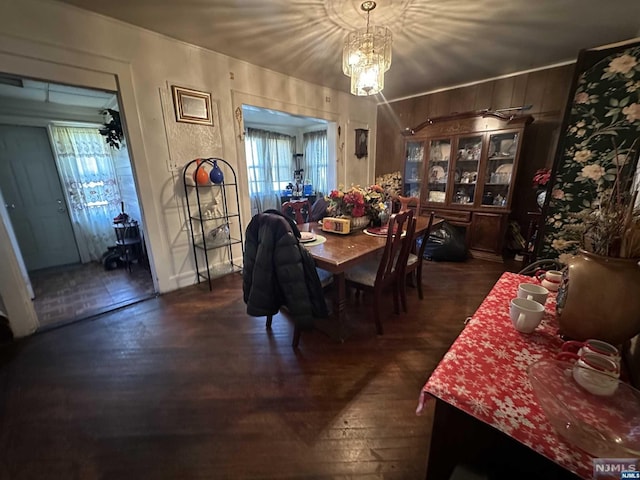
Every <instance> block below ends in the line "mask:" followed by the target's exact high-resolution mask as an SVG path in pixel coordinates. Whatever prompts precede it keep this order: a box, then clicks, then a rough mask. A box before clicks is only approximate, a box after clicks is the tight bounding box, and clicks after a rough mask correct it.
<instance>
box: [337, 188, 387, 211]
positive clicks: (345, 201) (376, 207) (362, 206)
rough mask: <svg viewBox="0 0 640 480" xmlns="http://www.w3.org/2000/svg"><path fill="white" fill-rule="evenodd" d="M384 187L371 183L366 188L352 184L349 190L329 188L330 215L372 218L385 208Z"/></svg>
mask: <svg viewBox="0 0 640 480" xmlns="http://www.w3.org/2000/svg"><path fill="white" fill-rule="evenodd" d="M386 197H387V196H386V194H385V192H384V189H383V188H382V187H381V186H380V185H371V186H370V187H368V188H366V189H365V188H362V187H360V186H352V187H351V188H350V189H349V190H347V191H343V190H342V189H338V190H331V193H330V194H329V207H328V209H327V212H328V213H329V214H330V215H335V216H340V215H348V216H351V217H356V218H357V217H364V216H365V215H366V216H368V217H370V218H374V217H377V216H378V214H379V213H380V212H381V211H383V210H384V209H385V204H384V201H385V200H386Z"/></svg>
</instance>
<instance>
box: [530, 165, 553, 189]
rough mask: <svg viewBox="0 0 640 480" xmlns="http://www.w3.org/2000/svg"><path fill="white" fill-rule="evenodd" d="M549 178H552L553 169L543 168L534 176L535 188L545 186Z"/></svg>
mask: <svg viewBox="0 0 640 480" xmlns="http://www.w3.org/2000/svg"><path fill="white" fill-rule="evenodd" d="M549 180H551V170H550V169H548V168H541V169H539V170H537V171H536V173H535V175H534V176H533V188H544V187H546V185H547V183H549Z"/></svg>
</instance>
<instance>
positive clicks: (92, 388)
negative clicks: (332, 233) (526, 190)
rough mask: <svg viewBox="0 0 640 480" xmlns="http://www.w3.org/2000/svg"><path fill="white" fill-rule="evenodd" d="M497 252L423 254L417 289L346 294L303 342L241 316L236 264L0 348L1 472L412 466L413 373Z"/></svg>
mask: <svg viewBox="0 0 640 480" xmlns="http://www.w3.org/2000/svg"><path fill="white" fill-rule="evenodd" d="M505 268H506V267H505V266H504V265H501V264H496V263H490V262H484V261H480V260H470V261H468V262H465V263H435V262H434V263H431V262H427V263H426V264H425V275H424V279H423V281H424V291H425V299H424V300H423V301H419V300H418V296H417V292H416V290H415V289H411V288H410V289H409V291H408V295H409V313H408V314H401V315H398V316H396V315H394V314H393V306H392V301H391V298H388V302H386V305H387V308H384V311H383V322H384V329H385V334H384V335H383V336H376V334H375V326H374V323H373V320H372V318H371V315H370V308H371V307H370V305H369V304H368V303H367V297H366V296H365V297H364V298H362V299H360V300H359V301H358V300H357V299H356V298H355V297H354V296H351V298H350V299H349V302H348V303H349V306H348V315H349V325H350V330H351V333H352V334H351V336H350V337H349V338H348V339H347V340H346V341H345V342H344V343H342V344H341V343H337V342H335V341H333V340H332V339H331V338H329V337H328V336H326V335H324V334H322V333H320V332H317V331H314V332H310V333H303V334H302V337H301V341H300V348H299V349H298V350H297V351H294V350H293V349H292V348H291V346H290V344H291V338H292V332H293V328H292V325H291V323H290V322H289V321H288V319H287V318H286V317H284V316H283V315H278V316H276V317H274V320H273V330H272V332H271V333H268V332H267V331H266V330H265V323H264V322H265V319H264V318H252V317H249V316H247V315H246V313H245V305H244V303H243V301H242V284H241V276H240V275H237V274H236V275H231V276H228V277H225V278H224V279H222V280H219V281H218V282H217V283H216V284H215V286H214V288H213V291H212V292H209V291H208V289H207V287H206V286H205V285H204V284H201V285H196V286H193V287H189V288H185V289H182V290H179V291H176V292H172V293H169V294H166V295H163V296H161V297H158V298H153V299H151V300H147V301H145V302H142V303H138V304H135V305H132V306H129V307H125V308H124V309H121V310H118V311H115V312H111V313H108V314H105V315H102V316H100V317H96V318H94V319H90V320H86V321H81V322H78V323H74V324H72V325H69V326H66V327H62V328H59V329H55V330H51V331H47V332H43V333H40V334H36V335H35V336H32V337H30V338H28V339H25V340H22V341H20V342H17V343H15V344H13V345H10V346H9V347H5V348H4V349H3V350H1V351H0V478H1V479H16V480H18V479H19V480H22V479H65V480H68V479H118V480H122V479H314V480H315V479H318V480H319V479H346V478H357V479H382V478H384V479H402V480H407V479H409V480H410V479H422V478H424V475H425V471H426V461H427V451H428V446H429V435H430V428H431V418H430V415H424V416H420V417H418V416H416V415H415V408H416V405H417V400H418V394H419V392H420V388H421V387H422V385H423V384H424V383H425V381H426V379H427V378H428V376H429V374H430V373H431V371H432V370H433V369H434V367H435V366H436V364H437V362H438V361H439V359H440V358H441V357H442V355H443V354H444V353H445V352H446V350H447V348H448V347H449V345H450V344H451V343H452V342H453V340H454V339H455V337H456V336H457V335H458V333H459V332H460V331H461V329H462V328H463V321H464V319H465V317H467V316H469V315H471V314H472V313H473V312H474V311H475V309H476V308H477V307H478V305H479V304H480V302H481V301H482V299H483V298H484V296H485V295H486V294H487V293H488V291H489V290H490V289H491V287H492V286H493V284H494V283H495V281H496V280H497V279H498V277H499V276H500V274H501V273H502V272H503V271H504V270H505Z"/></svg>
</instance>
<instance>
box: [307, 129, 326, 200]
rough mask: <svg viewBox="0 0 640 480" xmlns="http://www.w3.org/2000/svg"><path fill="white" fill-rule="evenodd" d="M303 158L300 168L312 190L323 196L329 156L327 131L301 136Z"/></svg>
mask: <svg viewBox="0 0 640 480" xmlns="http://www.w3.org/2000/svg"><path fill="white" fill-rule="evenodd" d="M302 140H303V145H304V157H303V159H302V168H304V175H305V177H306V178H308V179H309V180H310V181H311V185H313V189H314V190H315V191H316V192H318V193H320V192H322V193H323V194H325V195H326V194H327V193H329V192H328V190H327V172H328V170H329V155H328V152H327V131H326V130H322V131H317V132H307V133H305V134H304V135H303V136H302Z"/></svg>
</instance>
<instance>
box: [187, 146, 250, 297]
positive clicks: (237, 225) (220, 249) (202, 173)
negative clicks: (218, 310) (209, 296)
mask: <svg viewBox="0 0 640 480" xmlns="http://www.w3.org/2000/svg"><path fill="white" fill-rule="evenodd" d="M214 173H215V174H214ZM227 179H228V180H230V181H228V182H227V181H226V180H227ZM183 185H184V192H185V207H186V210H187V220H188V222H187V223H188V225H187V227H188V230H189V233H190V238H191V246H192V250H193V259H194V265H195V271H196V272H197V280H198V283H200V281H201V280H206V281H207V282H208V285H209V290H211V287H212V281H213V280H214V279H216V278H218V277H220V276H223V275H227V274H229V273H234V272H240V271H241V270H242V265H241V260H242V256H243V250H242V246H243V243H244V242H243V233H242V224H241V221H240V220H241V219H240V197H239V194H238V185H237V177H236V173H235V170H234V169H233V168H232V167H231V165H230V164H229V163H228V162H227V161H225V160H223V159H221V158H205V159H196V160H193V161H191V162H189V163H187V165H185V168H184V170H183Z"/></svg>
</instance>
